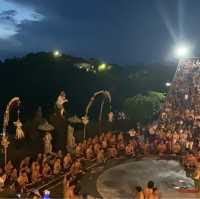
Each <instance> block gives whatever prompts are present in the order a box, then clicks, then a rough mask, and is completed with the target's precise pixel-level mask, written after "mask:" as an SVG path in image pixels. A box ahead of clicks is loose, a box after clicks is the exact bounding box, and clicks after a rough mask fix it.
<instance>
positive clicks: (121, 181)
mask: <svg viewBox="0 0 200 199" xmlns="http://www.w3.org/2000/svg"><path fill="white" fill-rule="evenodd" d="M150 180H153V181H154V182H155V184H156V186H157V187H158V189H159V190H160V192H161V193H162V197H161V198H163V199H169V198H176V199H178V198H185V199H186V198H187V199H190V198H191V199H192V198H199V197H200V195H199V194H197V193H181V192H179V191H177V190H176V189H179V188H181V187H182V189H181V190H189V189H190V190H191V189H193V180H192V179H191V178H188V177H186V174H185V171H184V169H183V168H182V167H181V165H180V164H179V163H178V162H177V161H174V160H150V159H148V160H141V161H134V162H129V163H125V164H121V165H118V166H115V167H112V168H110V169H108V170H106V171H104V172H103V173H102V174H101V175H100V176H99V177H98V179H97V183H96V186H97V191H98V192H99V194H100V195H101V196H102V197H103V198H131V197H132V198H133V196H134V193H135V187H136V186H138V185H141V186H143V187H144V186H145V185H146V183H147V182H148V181H150Z"/></svg>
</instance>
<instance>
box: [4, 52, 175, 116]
mask: <svg viewBox="0 0 200 199" xmlns="http://www.w3.org/2000/svg"><path fill="white" fill-rule="evenodd" d="M175 70H176V66H167V65H161V64H155V65H133V66H118V65H114V64H104V63H101V62H100V61H98V60H95V59H89V60H86V59H83V58H77V57H73V56H71V55H64V54H63V55H62V56H60V57H54V56H53V54H52V53H44V52H40V53H35V54H34V53H30V54H28V55H26V56H24V57H22V58H15V59H7V60H5V61H4V62H0V73H1V79H0V90H1V93H2V94H1V98H0V109H1V110H4V109H5V104H6V103H7V102H8V100H9V99H10V98H11V97H12V96H14V95H16V96H20V97H21V98H22V103H23V112H24V113H25V114H26V116H30V115H31V114H32V113H33V112H34V111H35V110H36V108H37V107H38V106H39V105H41V106H42V107H43V110H44V112H46V113H48V112H49V111H53V105H54V102H55V100H56V97H57V95H58V93H59V92H60V90H61V89H64V90H65V91H66V93H67V96H68V99H69V101H70V102H69V104H68V111H69V112H71V113H72V112H73V113H77V114H82V113H83V111H84V108H85V106H86V105H87V103H88V101H89V98H90V97H91V96H92V94H93V93H94V92H95V91H98V90H101V89H107V90H109V91H110V92H111V94H112V98H113V107H114V109H118V110H120V109H121V104H122V103H123V101H124V100H125V98H126V97H130V96H133V95H135V94H138V93H144V92H146V91H149V90H155V91H165V90H166V88H165V82H166V81H170V80H171V79H172V78H173V74H174V72H175Z"/></svg>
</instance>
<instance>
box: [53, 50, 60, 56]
mask: <svg viewBox="0 0 200 199" xmlns="http://www.w3.org/2000/svg"><path fill="white" fill-rule="evenodd" d="M53 55H54V57H60V56H62V54H61V52H60V51H59V50H55V51H54V52H53Z"/></svg>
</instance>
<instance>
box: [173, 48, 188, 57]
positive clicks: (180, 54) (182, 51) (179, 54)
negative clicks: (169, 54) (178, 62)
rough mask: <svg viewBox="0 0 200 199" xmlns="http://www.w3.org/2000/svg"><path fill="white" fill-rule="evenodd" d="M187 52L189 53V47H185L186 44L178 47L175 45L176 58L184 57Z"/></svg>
mask: <svg viewBox="0 0 200 199" xmlns="http://www.w3.org/2000/svg"><path fill="white" fill-rule="evenodd" d="M188 54H189V48H188V47H186V46H179V47H177V49H176V56H177V57H178V58H183V57H186V56H188Z"/></svg>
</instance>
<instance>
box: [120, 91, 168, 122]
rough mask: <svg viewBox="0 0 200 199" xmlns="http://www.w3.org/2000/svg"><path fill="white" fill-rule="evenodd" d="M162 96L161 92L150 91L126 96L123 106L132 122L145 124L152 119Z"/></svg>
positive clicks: (161, 100)
mask: <svg viewBox="0 0 200 199" xmlns="http://www.w3.org/2000/svg"><path fill="white" fill-rule="evenodd" d="M164 98H165V95H164V94H163V93H159V92H155V91H150V92H148V93H147V94H146V95H141V94H139V95H136V96H134V97H129V98H127V99H126V100H125V101H124V104H123V108H124V111H125V112H126V113H127V114H128V116H129V118H130V119H131V120H132V121H133V122H134V123H137V122H140V123H142V124H146V123H148V122H150V121H152V120H153V117H154V116H155V115H156V113H157V112H158V111H159V109H160V105H161V103H162V102H163V100H164Z"/></svg>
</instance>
